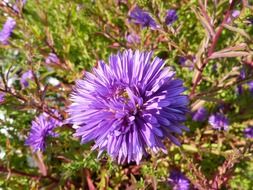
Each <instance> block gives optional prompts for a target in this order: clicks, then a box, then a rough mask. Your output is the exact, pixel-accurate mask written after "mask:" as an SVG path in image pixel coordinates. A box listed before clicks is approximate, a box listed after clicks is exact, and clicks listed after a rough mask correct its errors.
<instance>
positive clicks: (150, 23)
mask: <svg viewBox="0 0 253 190" xmlns="http://www.w3.org/2000/svg"><path fill="white" fill-rule="evenodd" d="M129 17H130V18H131V20H132V21H133V22H134V23H136V24H140V25H141V26H142V27H143V28H144V27H150V28H151V29H153V30H155V29H157V28H159V26H158V25H157V24H156V22H155V20H154V19H153V18H152V17H151V16H150V14H149V13H148V12H146V11H144V10H142V9H140V8H139V7H138V6H136V7H135V8H134V9H133V10H132V11H131V12H130V15H129Z"/></svg>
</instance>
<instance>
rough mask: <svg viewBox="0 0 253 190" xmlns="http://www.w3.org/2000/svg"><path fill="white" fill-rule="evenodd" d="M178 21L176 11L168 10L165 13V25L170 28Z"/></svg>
mask: <svg viewBox="0 0 253 190" xmlns="http://www.w3.org/2000/svg"><path fill="white" fill-rule="evenodd" d="M177 19H178V16H177V11H176V10H174V9H170V10H168V11H167V14H166V17H165V24H167V25H169V26H171V25H172V24H173V23H174V22H175V21H176V20H177Z"/></svg>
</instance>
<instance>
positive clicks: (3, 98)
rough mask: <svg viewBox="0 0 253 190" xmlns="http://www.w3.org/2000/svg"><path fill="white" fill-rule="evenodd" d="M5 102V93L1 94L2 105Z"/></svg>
mask: <svg viewBox="0 0 253 190" xmlns="http://www.w3.org/2000/svg"><path fill="white" fill-rule="evenodd" d="M4 100H5V93H3V92H0V104H1V103H3V102H4Z"/></svg>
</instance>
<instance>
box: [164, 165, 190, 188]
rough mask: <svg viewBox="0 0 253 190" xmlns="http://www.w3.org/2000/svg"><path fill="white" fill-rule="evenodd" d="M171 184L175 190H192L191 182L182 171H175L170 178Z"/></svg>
mask: <svg viewBox="0 0 253 190" xmlns="http://www.w3.org/2000/svg"><path fill="white" fill-rule="evenodd" d="M168 182H169V184H170V185H171V186H172V189H173V190H188V189H190V181H189V179H188V178H186V177H185V176H184V174H182V173H181V172H180V171H177V170H173V171H172V172H171V173H170V176H169V178H168Z"/></svg>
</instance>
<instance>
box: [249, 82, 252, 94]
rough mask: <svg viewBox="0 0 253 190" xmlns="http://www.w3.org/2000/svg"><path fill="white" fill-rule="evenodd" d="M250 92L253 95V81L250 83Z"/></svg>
mask: <svg viewBox="0 0 253 190" xmlns="http://www.w3.org/2000/svg"><path fill="white" fill-rule="evenodd" d="M248 87H249V91H250V93H251V94H253V81H250V82H248Z"/></svg>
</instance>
